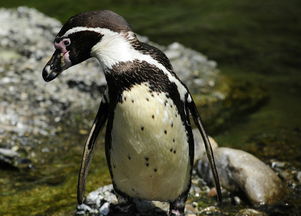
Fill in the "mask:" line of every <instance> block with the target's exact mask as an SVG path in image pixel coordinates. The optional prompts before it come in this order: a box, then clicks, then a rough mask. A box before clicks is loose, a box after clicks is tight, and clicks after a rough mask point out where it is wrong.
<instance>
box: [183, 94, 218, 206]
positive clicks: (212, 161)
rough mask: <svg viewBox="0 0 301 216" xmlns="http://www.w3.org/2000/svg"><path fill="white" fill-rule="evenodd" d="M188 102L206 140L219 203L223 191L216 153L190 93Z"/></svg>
mask: <svg viewBox="0 0 301 216" xmlns="http://www.w3.org/2000/svg"><path fill="white" fill-rule="evenodd" d="M186 104H187V107H188V109H189V111H190V113H191V115H192V118H193V121H194V123H195V124H196V126H197V128H198V129H199V131H200V133H201V136H202V138H203V140H204V144H205V149H206V153H207V157H208V160H209V164H210V167H211V170H212V174H213V178H214V183H215V188H216V191H217V199H218V201H219V203H221V202H222V193H221V187H220V182H219V178H218V173H217V169H216V165H215V161H214V155H213V151H212V147H211V144H210V142H209V139H208V136H207V134H206V132H205V129H204V127H203V123H202V120H201V117H200V115H199V112H198V110H197V108H196V105H195V103H194V101H193V99H192V97H191V95H190V94H189V95H188V97H186Z"/></svg>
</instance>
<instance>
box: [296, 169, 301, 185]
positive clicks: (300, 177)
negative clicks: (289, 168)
mask: <svg viewBox="0 0 301 216" xmlns="http://www.w3.org/2000/svg"><path fill="white" fill-rule="evenodd" d="M296 179H297V180H298V182H299V183H301V171H299V172H297V174H296Z"/></svg>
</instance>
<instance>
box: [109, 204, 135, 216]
mask: <svg viewBox="0 0 301 216" xmlns="http://www.w3.org/2000/svg"><path fill="white" fill-rule="evenodd" d="M136 213H137V209H136V205H135V204H134V203H119V204H116V205H113V206H112V207H111V210H110V215H111V216H113V215H114V216H128V215H133V216H134V215H136Z"/></svg>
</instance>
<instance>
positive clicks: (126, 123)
mask: <svg viewBox="0 0 301 216" xmlns="http://www.w3.org/2000/svg"><path fill="white" fill-rule="evenodd" d="M109 154H110V161H109V163H110V166H111V173H112V178H113V181H114V184H115V186H116V187H117V188H118V190H120V191H121V192H123V193H125V194H127V195H128V196H130V197H135V198H141V199H147V200H158V201H174V200H175V199H176V198H178V197H179V196H180V195H181V194H182V193H183V192H184V191H186V190H187V189H188V186H189V181H190V169H191V166H190V162H189V161H190V159H189V144H188V137H187V133H186V129H185V126H184V123H183V122H182V120H181V117H180V115H179V113H178V111H177V107H176V106H175V104H174V103H173V101H172V100H171V99H170V98H169V97H167V96H166V93H164V92H155V91H152V90H150V88H149V86H148V84H147V83H143V84H139V85H134V86H133V87H131V88H130V89H129V90H125V91H123V93H122V102H119V103H117V105H116V109H115V111H114V118H113V124H112V131H111V148H110V151H109Z"/></svg>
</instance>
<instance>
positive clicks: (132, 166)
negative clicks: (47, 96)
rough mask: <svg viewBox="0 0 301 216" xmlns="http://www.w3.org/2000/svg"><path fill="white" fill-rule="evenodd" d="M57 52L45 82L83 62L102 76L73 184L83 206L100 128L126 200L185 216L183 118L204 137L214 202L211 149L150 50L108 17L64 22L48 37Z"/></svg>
mask: <svg viewBox="0 0 301 216" xmlns="http://www.w3.org/2000/svg"><path fill="white" fill-rule="evenodd" d="M54 46H55V48H56V51H55V52H54V54H53V56H52V58H51V59H50V61H49V62H48V63H47V65H46V66H45V68H44V70H43V78H44V79H45V81H51V80H53V79H54V78H56V77H57V76H58V75H59V74H60V73H61V72H62V71H64V70H66V69H67V68H69V67H71V66H73V65H75V64H78V63H80V62H82V61H84V60H86V59H88V58H90V57H96V58H97V59H98V60H99V62H100V63H101V66H102V68H103V70H104V72H105V77H106V80H107V90H106V92H105V95H104V96H103V99H102V101H101V104H100V107H99V110H98V113H97V116H96V118H95V121H94V123H93V126H92V129H91V131H90V134H89V137H88V139H87V141H86V145H85V149H84V153H83V159H82V164H81V169H80V174H79V181H78V202H79V203H82V202H83V197H84V189H85V180H86V176H87V172H88V167H89V163H90V160H91V157H92V156H91V155H92V152H93V149H94V143H95V140H96V138H97V135H98V133H99V131H100V130H101V128H102V127H103V126H104V124H105V122H107V130H106V140H105V143H106V144H105V145H106V148H105V149H106V157H107V161H108V164H109V169H110V174H111V177H112V182H113V185H114V189H115V191H116V192H117V194H118V195H120V196H121V197H123V198H125V200H126V201H127V202H128V203H130V202H131V200H132V198H141V199H146V200H159V201H168V202H170V204H171V205H170V215H184V204H185V201H186V198H187V195H188V191H189V188H190V180H191V171H192V166H193V157H194V141H193V135H192V130H191V126H190V120H189V114H191V115H192V117H193V119H194V121H195V123H196V125H197V127H198V128H199V130H200V132H201V134H202V137H203V139H204V141H205V142H204V143H205V147H206V150H207V155H208V158H209V161H210V163H211V166H212V170H213V174H214V177H215V181H216V188H217V191H218V195H219V197H220V196H221V193H220V186H219V181H218V175H217V172H216V168H215V164H214V158H213V153H212V149H211V146H210V143H209V141H208V138H207V136H206V134H205V131H204V129H203V126H202V123H201V120H200V117H199V114H198V112H197V109H196V106H195V104H194V102H193V100H192V97H191V95H190V93H189V91H188V89H187V88H186V86H185V85H184V84H183V83H182V82H181V81H180V80H179V79H178V77H177V76H176V74H175V73H174V72H173V69H172V66H171V64H170V62H169V60H168V58H167V57H166V56H165V55H164V54H163V53H162V52H161V51H160V50H158V49H157V48H155V47H152V46H150V45H148V44H145V43H142V42H140V41H139V40H138V39H137V38H136V36H135V34H134V33H133V32H132V30H131V28H130V27H129V25H128V23H127V22H126V21H125V20H124V19H123V18H122V17H121V16H119V15H117V14H115V13H113V12H111V11H106V10H105V11H92V12H85V13H81V14H79V15H76V16H74V17H71V18H70V19H69V20H68V21H67V22H66V24H65V25H64V26H63V27H62V29H61V30H60V32H59V33H58V35H57V36H56V38H55V41H54Z"/></svg>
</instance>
